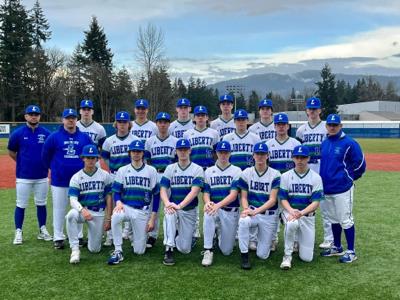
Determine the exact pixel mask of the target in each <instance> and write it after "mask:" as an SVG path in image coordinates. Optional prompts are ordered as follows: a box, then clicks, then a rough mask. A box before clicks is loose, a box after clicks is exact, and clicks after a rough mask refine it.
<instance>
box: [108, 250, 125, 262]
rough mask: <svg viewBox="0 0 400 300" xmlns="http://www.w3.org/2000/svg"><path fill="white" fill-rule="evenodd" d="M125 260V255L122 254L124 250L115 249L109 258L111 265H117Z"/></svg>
mask: <svg viewBox="0 0 400 300" xmlns="http://www.w3.org/2000/svg"><path fill="white" fill-rule="evenodd" d="M123 260H124V256H123V255H122V251H119V250H114V251H113V252H112V253H111V256H110V258H109V259H108V264H109V265H117V264H119V263H120V262H121V261H123Z"/></svg>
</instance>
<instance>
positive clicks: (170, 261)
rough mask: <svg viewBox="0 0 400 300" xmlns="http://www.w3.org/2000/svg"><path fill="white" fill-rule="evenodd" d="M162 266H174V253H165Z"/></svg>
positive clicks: (168, 251) (170, 251)
mask: <svg viewBox="0 0 400 300" xmlns="http://www.w3.org/2000/svg"><path fill="white" fill-rule="evenodd" d="M163 264H164V265H166V266H173V265H174V264H175V260H174V252H173V251H172V250H167V251H165V253H164V260H163Z"/></svg>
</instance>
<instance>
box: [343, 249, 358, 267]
mask: <svg viewBox="0 0 400 300" xmlns="http://www.w3.org/2000/svg"><path fill="white" fill-rule="evenodd" d="M355 260H357V255H356V253H355V252H354V251H352V250H347V251H346V252H345V253H344V255H343V256H342V257H341V258H339V261H340V262H341V263H347V264H349V263H352V262H353V261H355Z"/></svg>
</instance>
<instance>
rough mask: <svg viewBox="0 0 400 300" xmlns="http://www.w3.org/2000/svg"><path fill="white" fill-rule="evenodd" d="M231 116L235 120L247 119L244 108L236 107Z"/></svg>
mask: <svg viewBox="0 0 400 300" xmlns="http://www.w3.org/2000/svg"><path fill="white" fill-rule="evenodd" d="M233 118H234V119H235V120H237V119H248V118H249V116H248V114H247V111H245V110H244V109H238V110H237V111H235V114H234V115H233Z"/></svg>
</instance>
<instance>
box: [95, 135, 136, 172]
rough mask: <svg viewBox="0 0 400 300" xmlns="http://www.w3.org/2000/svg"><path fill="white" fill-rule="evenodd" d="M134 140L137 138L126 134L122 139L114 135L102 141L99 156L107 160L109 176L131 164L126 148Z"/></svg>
mask: <svg viewBox="0 0 400 300" xmlns="http://www.w3.org/2000/svg"><path fill="white" fill-rule="evenodd" d="M136 140H138V138H137V137H136V136H133V135H131V134H127V135H126V136H124V137H119V136H117V135H116V134H114V135H112V136H110V137H109V138H107V139H106V140H105V141H104V144H103V148H102V150H101V156H102V157H103V158H104V159H106V160H108V166H109V168H110V173H111V174H116V173H117V171H118V169H119V168H120V167H122V166H125V165H127V164H129V163H130V162H131V158H130V157H129V154H128V147H129V144H130V143H132V142H133V141H136Z"/></svg>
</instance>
